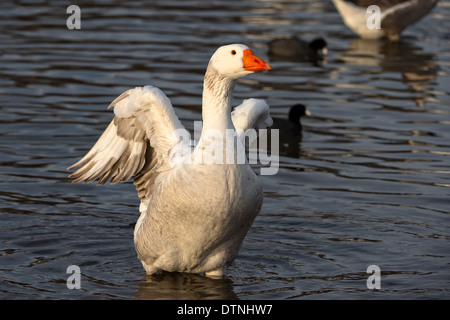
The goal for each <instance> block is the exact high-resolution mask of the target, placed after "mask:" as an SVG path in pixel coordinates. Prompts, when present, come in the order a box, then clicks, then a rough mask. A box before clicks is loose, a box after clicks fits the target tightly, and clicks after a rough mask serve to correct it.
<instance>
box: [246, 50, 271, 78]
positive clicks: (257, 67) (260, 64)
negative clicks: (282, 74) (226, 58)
mask: <svg viewBox="0 0 450 320" xmlns="http://www.w3.org/2000/svg"><path fill="white" fill-rule="evenodd" d="M242 60H243V61H244V69H245V71H252V72H256V71H263V70H270V69H272V67H271V66H270V64H268V63H266V62H264V61H263V60H261V59H260V58H258V57H257V56H255V55H254V54H253V52H252V50H250V49H245V50H244V57H243V58H242Z"/></svg>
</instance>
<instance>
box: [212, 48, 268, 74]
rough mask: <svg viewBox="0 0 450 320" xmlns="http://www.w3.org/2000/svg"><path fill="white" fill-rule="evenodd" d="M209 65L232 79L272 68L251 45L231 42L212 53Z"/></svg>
mask: <svg viewBox="0 0 450 320" xmlns="http://www.w3.org/2000/svg"><path fill="white" fill-rule="evenodd" d="M209 66H210V67H212V68H214V69H215V70H216V71H217V72H218V73H219V74H220V75H222V76H224V77H227V78H231V79H237V78H240V77H244V76H246V75H248V74H251V73H254V72H257V71H263V70H270V69H272V67H271V66H270V64H268V63H266V62H264V61H263V60H262V59H260V58H258V57H257V56H256V55H254V54H253V52H252V50H250V48H249V47H247V46H246V45H243V44H230V45H226V46H222V47H220V48H219V49H217V50H216V52H215V53H214V54H213V55H212V57H211V60H210V62H209Z"/></svg>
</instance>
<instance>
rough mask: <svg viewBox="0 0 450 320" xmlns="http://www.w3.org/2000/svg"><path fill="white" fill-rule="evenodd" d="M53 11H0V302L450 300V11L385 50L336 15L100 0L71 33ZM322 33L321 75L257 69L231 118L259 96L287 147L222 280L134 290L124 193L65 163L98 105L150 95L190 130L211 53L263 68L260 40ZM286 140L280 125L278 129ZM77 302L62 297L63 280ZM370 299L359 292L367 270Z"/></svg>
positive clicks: (101, 109) (301, 6)
mask: <svg viewBox="0 0 450 320" xmlns="http://www.w3.org/2000/svg"><path fill="white" fill-rule="evenodd" d="M66 6H67V4H66V2H65V1H58V0H54V1H41V2H36V3H31V2H30V1H21V0H15V1H8V2H5V1H3V2H1V3H0V12H2V14H3V17H2V19H0V26H1V27H2V33H1V34H0V40H1V41H0V54H1V55H0V65H1V68H0V84H1V87H0V88H1V89H0V109H1V114H2V119H0V123H1V125H0V152H1V155H2V157H1V159H0V200H1V201H0V212H1V220H0V233H1V235H2V237H1V240H0V243H1V245H0V297H1V298H3V299H7V298H10V299H19V298H29V299H45V298H50V299H118V298H119V299H302V298H306V299H348V298H380V299H399V298H407V299H423V298H448V297H449V289H448V288H449V285H448V284H449V282H450V273H449V269H448V263H449V251H448V247H449V240H450V235H449V233H448V213H449V207H450V202H449V197H448V196H449V192H448V190H449V189H448V188H449V187H450V179H449V177H450V176H449V174H450V166H449V156H450V151H449V147H450V143H449V141H450V130H449V125H450V99H449V93H450V90H449V88H450V81H449V79H450V77H449V74H450V54H449V48H450V40H449V37H448V30H449V28H450V25H449V24H450V19H449V17H450V1H448V0H441V1H440V2H439V5H438V7H437V8H436V9H435V10H433V12H432V14H430V15H429V16H428V17H426V18H425V19H423V20H421V22H420V23H418V24H416V25H414V26H413V27H411V28H409V29H407V30H406V31H405V38H404V39H403V40H402V41H401V42H399V43H397V44H392V43H389V42H385V41H364V40H360V39H357V38H356V37H355V36H354V35H353V34H352V32H351V31H350V30H348V28H346V27H345V26H344V25H343V24H342V19H341V18H340V16H339V14H338V13H337V12H336V10H335V8H334V6H333V4H332V2H331V1H326V0H321V1H316V0H302V1H283V2H279V1H271V0H269V1H267V0H264V1H263V0H260V1H259V0H245V1H233V0H232V1H230V0H227V1H225V0H223V1H214V2H201V3H197V2H195V3H187V2H185V1H178V0H169V1H167V0H165V1H152V2H151V3H150V2H144V1H127V5H126V6H125V5H124V4H123V3H122V2H120V1H95V2H93V3H89V4H88V3H83V4H79V6H80V7H81V10H82V29H81V30H78V31H77V30H68V29H67V28H66V27H65V26H66V19H67V17H68V15H67V14H66ZM291 35H296V36H298V37H300V38H304V39H311V38H313V37H316V36H323V37H324V38H325V39H326V40H327V42H328V47H329V54H328V55H327V58H326V61H324V62H323V63H321V64H318V65H317V64H316V65H314V64H312V63H310V62H309V61H304V62H302V61H273V62H272V61H270V62H271V65H272V67H273V70H271V71H270V72H267V73H261V74H259V75H258V77H255V76H249V77H246V78H243V79H242V80H240V81H239V83H238V84H237V86H236V93H235V99H234V100H233V104H234V105H237V104H238V103H240V101H241V100H242V99H243V98H249V97H253V98H264V99H267V101H268V103H269V105H270V106H271V113H272V115H273V116H274V117H278V118H282V119H286V118H287V114H288V112H289V109H290V107H291V106H293V105H294V104H297V103H303V104H305V105H306V106H307V108H308V110H309V111H310V112H311V113H312V116H311V117H307V118H302V124H303V128H302V132H301V134H299V135H287V136H286V135H284V136H283V141H282V143H281V150H280V160H279V165H280V169H279V171H278V173H277V174H276V175H273V176H261V177H260V179H261V181H262V183H263V187H264V191H265V201H264V206H263V209H262V211H261V214H260V215H259V216H258V217H257V219H256V220H255V223H254V225H253V227H252V228H251V230H250V232H249V234H248V236H247V238H246V239H245V241H244V244H243V247H242V250H241V252H240V254H239V256H238V258H237V259H236V260H235V262H234V263H233V264H232V266H231V267H230V269H229V270H228V272H227V277H226V278H225V279H222V280H214V279H208V278H205V277H203V276H199V275H185V274H170V273H164V274H161V275H158V276H155V277H150V278H148V277H146V276H145V274H144V271H143V269H142V266H141V265H140V262H139V260H138V259H137V257H136V253H135V250H134V245H133V228H134V224H135V223H136V220H137V218H138V205H139V204H138V203H139V201H138V198H137V196H136V192H135V189H134V186H133V185H132V184H131V182H129V183H125V184H120V185H114V186H102V187H101V188H100V187H97V186H95V185H92V184H85V185H73V184H71V183H70V180H69V179H68V178H67V175H68V174H69V173H68V172H67V171H66V169H65V168H66V167H67V166H69V165H70V164H72V163H73V162H74V160H76V159H79V158H80V156H81V155H83V154H85V153H86V151H87V150H88V149H89V148H90V147H91V145H92V144H93V143H94V142H95V140H96V139H97V138H98V136H99V134H100V133H101V132H103V130H104V129H105V127H106V125H107V124H108V123H109V122H110V120H111V118H112V113H111V111H110V110H106V107H107V106H108V105H109V103H110V102H111V101H112V100H113V99H114V98H115V97H117V95H118V94H120V93H121V92H123V91H125V90H127V89H129V88H132V87H135V86H142V85H146V84H151V85H154V86H157V87H159V88H161V89H162V90H163V91H164V92H165V93H166V94H167V95H168V96H169V97H170V99H171V101H172V103H173V105H174V106H175V109H176V112H177V114H178V115H179V117H180V119H181V121H182V123H183V124H185V125H186V126H187V128H188V129H192V128H193V121H195V120H200V119H201V107H200V105H201V91H202V79H203V73H204V70H205V68H206V64H207V61H208V59H209V57H210V55H211V54H212V52H213V51H214V50H215V48H216V47H218V46H219V45H221V44H223V43H235V42H242V43H246V44H248V45H249V46H251V47H252V48H254V51H255V53H256V54H258V55H259V56H261V58H263V59H266V58H268V54H267V44H268V42H269V41H270V40H272V39H275V38H279V37H283V36H291ZM282 127H283V126H282ZM72 264H75V265H78V266H79V267H80V269H81V281H82V282H81V289H80V290H69V289H67V287H66V280H67V277H68V274H67V273H66V269H67V266H69V265H72ZM373 264H375V265H378V266H379V267H380V269H381V273H382V279H381V283H382V289H381V290H380V291H377V292H373V291H371V290H369V289H367V286H366V280H367V277H368V276H369V275H368V274H367V273H366V270H367V267H368V266H369V265H373Z"/></svg>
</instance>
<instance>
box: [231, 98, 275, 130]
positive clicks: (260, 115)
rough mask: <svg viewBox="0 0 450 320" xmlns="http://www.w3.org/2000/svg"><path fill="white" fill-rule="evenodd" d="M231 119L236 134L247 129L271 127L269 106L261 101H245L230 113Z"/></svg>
mask: <svg viewBox="0 0 450 320" xmlns="http://www.w3.org/2000/svg"><path fill="white" fill-rule="evenodd" d="M231 119H232V120H233V125H234V127H235V128H236V131H237V132H238V134H240V135H241V134H242V133H244V132H245V131H247V130H249V129H255V130H259V129H266V128H267V127H270V126H272V124H273V120H272V118H271V117H270V111H269V105H268V104H267V102H266V101H265V100H263V99H253V98H252V99H246V100H244V101H243V102H242V104H241V105H239V106H237V107H236V108H235V109H234V110H233V112H231Z"/></svg>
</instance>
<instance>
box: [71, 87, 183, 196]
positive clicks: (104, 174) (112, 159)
mask: <svg viewBox="0 0 450 320" xmlns="http://www.w3.org/2000/svg"><path fill="white" fill-rule="evenodd" d="M112 106H114V114H115V117H114V119H113V120H112V121H111V123H110V124H109V126H108V127H107V128H106V130H105V132H104V133H103V134H102V135H101V137H100V138H99V139H98V141H97V142H96V143H95V145H94V146H93V147H92V149H91V150H90V151H89V152H88V153H87V154H86V155H85V156H84V157H83V158H82V159H81V160H80V161H78V162H77V163H75V164H74V165H72V166H70V167H69V168H68V169H69V170H70V169H74V168H78V167H79V169H78V170H76V171H75V172H74V173H72V174H71V175H70V177H71V178H73V179H74V182H90V181H93V180H98V184H104V183H107V182H110V183H117V182H124V181H127V180H128V179H129V178H131V177H133V178H134V183H135V185H136V188H137V189H138V194H139V197H140V198H141V200H145V199H146V198H148V196H149V195H150V194H151V192H152V189H153V184H154V181H155V179H156V176H157V175H159V174H160V173H161V172H164V171H165V170H167V162H168V156H169V153H170V150H171V149H172V147H173V146H175V145H176V144H177V143H178V142H179V141H178V139H177V136H176V135H175V134H174V132H175V130H177V129H184V127H183V126H182V124H181V122H180V121H179V119H178V117H177V116H176V115H175V112H174V110H173V107H172V104H171V103H170V100H169V99H168V98H167V96H166V95H165V94H164V93H163V92H162V91H161V90H159V89H158V88H156V87H152V86H146V87H143V88H141V87H137V88H135V89H131V90H128V91H126V92H124V93H123V94H121V95H120V96H119V97H118V98H116V99H115V100H114V101H113V102H112V103H111V105H110V106H109V108H110V107H112Z"/></svg>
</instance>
